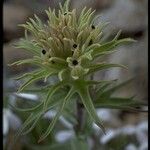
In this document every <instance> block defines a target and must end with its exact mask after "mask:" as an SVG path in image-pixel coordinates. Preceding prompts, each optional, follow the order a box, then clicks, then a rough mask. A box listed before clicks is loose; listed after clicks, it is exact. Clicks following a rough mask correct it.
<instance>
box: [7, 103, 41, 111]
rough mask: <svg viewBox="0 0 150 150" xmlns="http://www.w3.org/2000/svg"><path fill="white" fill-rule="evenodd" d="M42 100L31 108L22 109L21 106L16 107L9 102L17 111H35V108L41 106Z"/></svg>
mask: <svg viewBox="0 0 150 150" xmlns="http://www.w3.org/2000/svg"><path fill="white" fill-rule="evenodd" d="M42 104H43V102H41V103H39V104H37V105H36V106H34V107H32V108H27V109H25V108H24V109H22V108H18V107H16V106H13V105H12V104H9V105H10V106H11V107H12V108H13V109H15V110H17V111H21V112H32V111H35V110H36V109H39V107H40V106H42Z"/></svg>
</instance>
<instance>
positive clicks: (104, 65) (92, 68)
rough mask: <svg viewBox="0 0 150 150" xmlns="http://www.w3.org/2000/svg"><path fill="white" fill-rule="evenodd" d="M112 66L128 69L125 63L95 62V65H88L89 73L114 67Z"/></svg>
mask: <svg viewBox="0 0 150 150" xmlns="http://www.w3.org/2000/svg"><path fill="white" fill-rule="evenodd" d="M112 67H121V68H124V69H127V67H125V66H124V65H120V64H107V63H100V64H93V65H90V66H88V67H87V68H89V72H88V74H90V73H93V72H96V71H100V70H104V69H109V68H112Z"/></svg>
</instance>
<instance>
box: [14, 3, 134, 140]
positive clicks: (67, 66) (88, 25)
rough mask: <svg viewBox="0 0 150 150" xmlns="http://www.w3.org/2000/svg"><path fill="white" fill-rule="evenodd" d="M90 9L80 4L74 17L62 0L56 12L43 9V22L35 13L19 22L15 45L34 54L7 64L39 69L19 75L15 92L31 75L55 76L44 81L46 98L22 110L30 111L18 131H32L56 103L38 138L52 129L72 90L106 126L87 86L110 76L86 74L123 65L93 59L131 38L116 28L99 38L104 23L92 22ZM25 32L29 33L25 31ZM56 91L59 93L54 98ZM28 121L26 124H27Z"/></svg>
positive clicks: (29, 80) (20, 89)
mask: <svg viewBox="0 0 150 150" xmlns="http://www.w3.org/2000/svg"><path fill="white" fill-rule="evenodd" d="M94 13H95V10H94V11H92V9H87V8H86V7H85V8H84V9H83V10H82V12H81V14H80V16H79V17H77V14H76V9H73V10H72V11H70V10H69V0H67V1H66V2H65V4H64V6H62V5H61V4H60V10H59V11H58V12H56V11H55V9H54V10H51V9H50V8H49V9H48V10H46V14H47V16H48V20H47V23H46V24H45V23H43V22H42V21H41V20H40V19H39V18H38V17H37V16H36V15H34V17H35V19H31V18H30V19H29V20H30V21H28V22H26V24H23V25H20V26H21V27H23V28H24V29H25V39H21V40H20V42H18V44H17V45H16V47H17V48H23V49H25V50H27V51H29V52H31V53H32V54H33V58H32V59H26V60H19V61H17V62H15V63H13V64H12V65H21V64H26V63H29V64H32V65H36V66H38V69H36V70H34V71H32V72H30V73H26V74H24V75H23V76H21V77H19V78H18V79H24V78H25V79H26V78H27V79H28V80H27V81H26V82H25V83H24V84H23V85H22V86H21V87H20V88H19V90H18V92H21V91H22V90H24V89H25V88H26V87H27V86H29V85H30V84H32V83H33V82H35V81H38V80H40V79H44V80H45V81H46V79H47V78H49V77H51V76H56V77H58V82H57V83H55V84H54V85H50V86H48V87H45V89H47V91H48V92H47V97H46V99H44V100H43V101H42V102H41V103H39V104H38V105H37V106H35V107H33V108H32V109H31V108H30V109H26V110H24V111H28V112H32V113H31V115H30V116H29V118H28V119H27V121H26V122H25V123H24V125H23V126H22V128H21V129H20V130H19V134H20V133H28V132H29V131H31V130H32V129H33V128H34V127H35V125H36V123H37V121H38V120H39V119H40V118H41V116H43V114H45V113H46V112H47V111H48V110H49V109H51V108H53V107H55V106H58V112H57V114H56V115H55V117H54V118H53V120H52V122H51V123H50V125H49V127H48V128H47V130H46V132H45V133H44V134H43V135H42V136H41V138H40V140H39V141H42V140H43V139H45V138H46V137H47V136H48V135H49V134H50V132H51V131H52V129H53V127H54V125H55V123H56V121H57V120H58V118H59V116H60V115H61V114H62V112H63V109H64V108H65V107H66V106H67V103H68V101H70V100H73V99H72V97H73V96H74V95H75V94H78V95H79V96H80V99H81V102H82V103H83V106H84V107H85V109H86V110H87V112H88V114H89V115H90V117H91V118H92V119H93V121H94V122H95V123H96V124H97V125H98V126H99V127H100V128H101V129H102V130H103V132H105V128H104V126H103V125H102V123H101V121H100V118H99V117H98V116H97V114H96V111H95V108H94V104H93V100H92V98H91V95H90V92H89V87H90V86H93V85H99V84H102V83H106V84H108V82H111V81H92V80H89V77H90V76H91V75H93V74H94V73H95V72H97V71H99V70H102V69H108V68H111V67H123V68H124V66H122V65H120V64H108V63H105V62H101V63H95V59H96V58H98V57H100V56H103V55H106V54H110V53H112V52H114V48H115V47H116V46H118V45H121V44H125V43H128V42H133V41H134V40H133V39H130V38H125V39H118V37H119V35H120V33H121V32H120V31H119V32H118V34H117V35H116V36H115V38H114V39H112V40H111V41H109V42H104V41H101V38H102V36H103V32H102V30H103V28H104V27H105V26H106V24H107V23H105V24H103V23H100V24H98V25H96V24H95V23H94V20H95V18H94ZM28 32H29V33H30V34H31V35H32V38H29V37H28ZM62 87H63V89H62ZM65 87H67V88H65ZM59 94H60V95H61V96H59V98H56V97H58V96H57V95H59ZM107 98H108V97H107ZM110 103H111V102H110ZM126 105H127V104H126ZM28 125H31V127H30V128H28Z"/></svg>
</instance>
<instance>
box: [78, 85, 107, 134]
mask: <svg viewBox="0 0 150 150" xmlns="http://www.w3.org/2000/svg"><path fill="white" fill-rule="evenodd" d="M75 87H76V90H77V92H78V94H79V95H80V97H81V100H82V102H83V104H84V106H85V108H86V110H87V112H88V114H89V115H90V116H91V118H92V119H93V121H94V122H95V123H96V124H97V125H98V126H99V127H100V128H101V129H102V131H103V132H104V133H105V128H104V126H103V125H102V123H101V121H100V119H99V117H98V116H97V114H96V110H95V108H94V105H93V102H92V100H91V97H90V94H89V91H88V88H87V86H86V85H85V84H84V83H76V85H75Z"/></svg>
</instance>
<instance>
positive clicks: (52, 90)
mask: <svg viewBox="0 0 150 150" xmlns="http://www.w3.org/2000/svg"><path fill="white" fill-rule="evenodd" d="M65 84H66V82H65V81H61V82H58V83H57V84H55V85H53V86H52V87H51V88H50V90H49V92H48V94H47V97H46V99H45V101H44V107H43V110H45V109H46V108H47V105H48V103H49V102H51V100H52V96H53V95H54V94H55V92H56V91H57V90H58V89H60V88H61V87H62V86H64V85H65Z"/></svg>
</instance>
